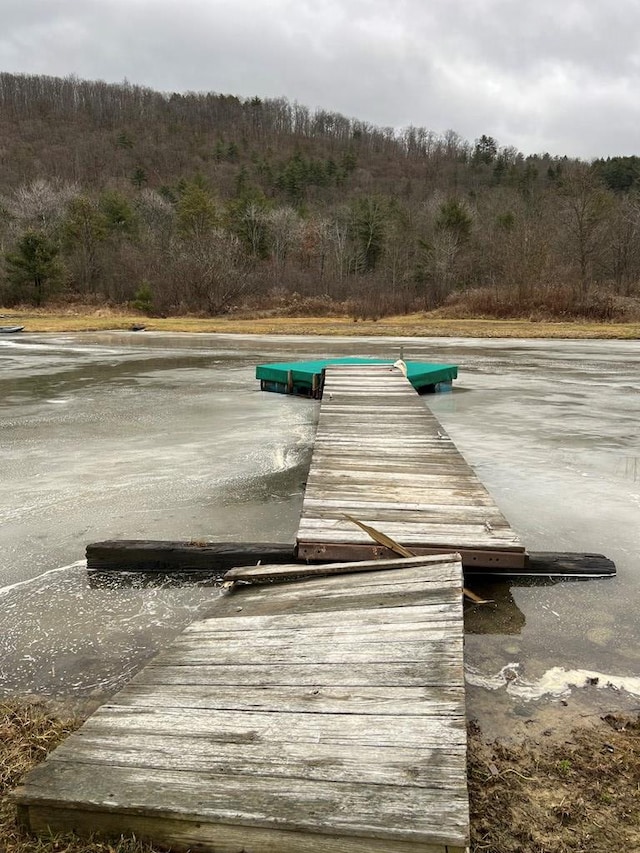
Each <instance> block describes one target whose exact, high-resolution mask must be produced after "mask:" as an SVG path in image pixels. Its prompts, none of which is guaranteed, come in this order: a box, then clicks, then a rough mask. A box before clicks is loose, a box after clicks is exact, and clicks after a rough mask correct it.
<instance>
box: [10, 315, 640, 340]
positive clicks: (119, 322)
mask: <svg viewBox="0 0 640 853" xmlns="http://www.w3.org/2000/svg"><path fill="white" fill-rule="evenodd" d="M0 325H21V326H24V327H25V328H24V332H22V333H15V334H17V335H19V334H26V333H30V332H32V333H48V332H103V331H133V329H132V327H133V326H136V325H139V326H144V331H148V332H193V333H208V334H238V335H311V336H330V337H333V336H342V337H354V336H364V337H369V336H371V337H408V338H413V337H426V338H433V337H445V338H447V337H456V338H457V337H460V338H507V339H509V338H519V339H522V338H533V339H550V340H551V339H560V340H640V323H589V322H580V321H557V322H550V321H540V322H537V321H531V320H525V319H520V320H492V319H483V318H478V319H473V320H468V319H464V320H461V319H451V318H444V317H438V316H432V315H425V314H407V315H403V316H397V317H383V318H381V319H380V320H358V321H354V320H353V319H352V318H350V317H345V316H342V317H286V316H270V317H264V316H259V314H258V313H257V314H256V315H255V316H233V315H231V316H224V317H144V316H141V315H140V314H130V313H124V312H118V311H113V310H110V309H96V310H93V311H91V310H88V309H79V310H77V311H76V310H73V309H59V310H37V309H34V310H26V309H15V310H14V309H4V308H1V307H0ZM7 337H9V336H7ZM11 337H12V338H13V337H14V335H11Z"/></svg>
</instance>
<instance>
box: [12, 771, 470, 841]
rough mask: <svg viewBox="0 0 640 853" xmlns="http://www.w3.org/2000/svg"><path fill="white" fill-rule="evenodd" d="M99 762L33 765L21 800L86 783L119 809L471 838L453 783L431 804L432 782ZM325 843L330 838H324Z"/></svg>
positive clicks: (88, 796)
mask: <svg viewBox="0 0 640 853" xmlns="http://www.w3.org/2000/svg"><path fill="white" fill-rule="evenodd" d="M45 768H46V770H45ZM99 769H100V772H99V773H97V772H96V769H95V768H94V767H93V766H92V765H91V764H84V763H82V762H76V761H57V760H51V761H49V762H47V763H46V764H45V765H41V766H40V767H37V768H36V769H35V770H34V771H33V772H32V774H31V776H30V780H29V786H28V788H26V789H25V790H24V791H23V792H22V793H21V795H20V799H21V802H22V803H23V804H24V805H30V804H34V805H38V804H43V805H44V804H49V805H50V804H51V785H52V784H53V785H54V789H55V796H56V802H57V803H58V804H59V805H60V806H63V807H64V806H65V805H67V806H68V805H70V804H71V803H75V802H76V801H77V796H78V791H79V790H82V791H84V792H85V793H84V801H85V802H86V804H87V806H89V807H94V808H96V807H97V808H99V809H100V810H101V811H103V812H109V811H113V810H114V809H119V810H123V811H125V812H133V813H134V814H146V815H149V814H150V813H152V814H154V815H155V816H156V817H157V818H170V819H171V818H174V819H175V818H179V817H182V816H185V817H187V818H188V817H189V816H191V815H193V811H194V805H196V806H197V809H198V814H199V816H200V818H201V820H203V821H206V822H211V821H216V822H218V821H219V822H220V823H223V824H231V825H242V826H255V827H263V828H269V827H273V828H276V829H278V828H281V827H282V826H286V828H287V829H289V830H296V831H302V832H305V831H306V832H316V833H318V835H319V836H322V834H323V833H326V834H330V835H337V834H344V835H346V836H356V837H361V838H369V837H373V838H387V839H394V840H398V841H413V842H416V841H420V840H422V841H424V842H427V843H434V842H437V843H441V844H447V843H449V844H453V843H458V844H465V843H466V840H467V836H466V831H465V824H466V820H467V813H466V803H465V797H464V796H461V795H458V796H456V794H455V792H452V791H451V790H449V789H447V788H430V789H429V796H428V802H429V808H425V793H424V788H420V787H418V786H415V785H413V784H407V785H404V786H397V785H377V784H362V783H336V782H323V781H320V780H306V779H299V778H297V777H296V778H290V779H278V778H274V777H268V778H261V777H251V776H234V775H231V776H226V775H223V774H219V773H215V772H211V771H209V772H202V773H193V772H184V771H182V772H180V773H178V774H176V773H175V772H173V771H170V770H169V771H168V770H156V769H154V768H147V767H119V766H116V765H101V766H100V768H99ZM114 792H115V793H114ZM265 794H266V795H267V798H268V807H267V800H265ZM125 804H126V806H125ZM301 804H304V807H301ZM123 806H124V807H123ZM318 844H320V845H321V844H322V841H321V838H319V839H318Z"/></svg>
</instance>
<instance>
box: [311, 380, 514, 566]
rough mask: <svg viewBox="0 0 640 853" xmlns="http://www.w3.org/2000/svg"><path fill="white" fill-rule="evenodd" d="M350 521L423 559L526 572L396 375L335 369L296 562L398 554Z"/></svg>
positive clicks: (466, 473) (505, 531)
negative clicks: (449, 555)
mask: <svg viewBox="0 0 640 853" xmlns="http://www.w3.org/2000/svg"><path fill="white" fill-rule="evenodd" d="M347 516H351V517H352V518H356V519H358V520H359V521H361V522H363V523H365V524H366V525H369V526H371V527H374V528H376V529H377V530H379V531H381V532H382V533H384V534H386V535H387V536H389V537H391V538H392V539H394V540H395V541H396V542H398V543H400V544H401V545H404V546H405V547H407V548H409V549H410V550H411V551H412V552H413V553H416V554H435V553H442V552H444V551H457V552H459V553H460V554H461V555H462V560H463V564H464V566H465V568H471V567H474V566H482V567H483V568H488V569H493V570H496V571H499V570H500V569H505V570H510V569H521V568H524V567H525V566H526V562H527V555H526V551H525V548H524V546H523V545H522V543H521V542H520V540H519V539H518V537H517V535H516V534H515V533H514V531H513V530H512V529H511V527H510V526H509V524H508V522H507V520H506V519H505V517H504V516H503V515H502V513H501V512H500V510H499V509H498V508H497V506H496V505H495V503H494V501H493V499H492V498H491V496H490V495H489V493H488V492H487V490H486V489H485V487H484V486H483V485H482V483H481V482H480V480H479V479H478V477H477V476H476V474H475V473H474V472H473V470H472V469H471V468H470V466H469V465H468V464H467V462H466V461H465V460H464V459H463V457H462V456H461V454H460V453H459V452H458V450H457V449H456V447H455V445H454V444H453V442H452V441H451V439H450V438H449V436H448V435H447V434H446V432H445V430H444V429H443V428H442V426H441V425H440V423H439V422H438V420H437V419H436V417H435V416H434V415H433V414H432V413H431V411H430V410H429V409H428V408H427V406H426V405H425V402H424V400H423V399H422V398H420V397H419V396H418V394H417V393H416V391H415V390H414V389H413V388H412V386H411V384H410V383H409V382H408V380H407V379H406V378H405V376H404V375H403V374H402V372H401V371H400V370H398V369H394V368H389V367H388V366H383V365H376V366H367V367H363V366H357V365H344V366H343V365H340V366H330V367H328V368H327V369H326V372H325V382H324V393H323V397H322V402H321V404H320V416H319V421H318V429H317V433H316V438H315V443H314V449H313V456H312V459H311V468H310V471H309V476H308V479H307V486H306V490H305V495H304V502H303V507H302V517H301V520H300V526H299V529H298V534H297V547H298V557H299V558H301V559H306V560H312V561H313V560H319V561H326V560H363V559H372V558H374V557H376V556H391V552H390V551H388V550H387V549H386V548H384V547H381V546H380V545H377V544H376V543H375V542H374V541H373V540H372V539H371V538H370V537H369V536H368V535H367V533H366V532H365V531H364V530H362V529H360V528H359V527H358V526H357V525H355V524H354V523H353V521H351V520H350V519H349V518H348V517H347Z"/></svg>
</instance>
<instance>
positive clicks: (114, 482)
mask: <svg viewBox="0 0 640 853" xmlns="http://www.w3.org/2000/svg"><path fill="white" fill-rule="evenodd" d="M401 345H404V355H405V358H416V359H425V360H432V361H441V362H452V363H457V364H458V365H459V366H460V378H459V380H458V381H457V383H456V390H455V391H454V392H453V393H451V394H442V395H437V396H434V397H429V398H425V400H426V402H428V403H429V405H431V406H432V408H433V410H434V411H435V413H436V415H437V416H438V417H439V418H440V420H441V422H442V423H443V425H444V426H445V428H446V429H447V430H448V431H449V433H450V435H451V437H452V438H453V440H454V441H455V442H456V444H457V446H458V447H459V449H460V450H461V452H462V453H463V454H464V455H465V457H466V458H467V460H468V461H469V462H470V463H471V464H472V465H473V466H474V467H475V469H476V471H477V473H478V475H479V476H480V478H481V480H482V481H483V482H484V483H485V485H486V486H487V488H488V489H489V491H490V492H491V493H492V495H493V497H494V498H495V500H496V502H497V503H498V505H499V506H500V508H501V509H502V511H503V512H504V514H505V515H506V516H507V518H508V519H509V521H510V523H511V524H512V526H513V528H514V529H515V530H516V531H517V533H518V534H519V535H520V537H521V538H522V540H523V541H524V542H525V544H526V545H527V547H528V549H529V550H532V551H536V550H558V551H594V552H599V553H604V554H606V555H607V556H608V557H610V558H611V559H613V560H615V562H616V564H617V567H618V577H617V578H616V579H615V580H607V581H588V582H564V583H559V584H553V585H542V586H540V585H536V586H529V585H522V584H520V585H516V584H512V585H510V586H508V585H505V584H504V583H502V584H499V585H497V586H493V587H489V588H486V589H485V588H484V587H483V588H480V589H479V591H480V592H483V593H485V594H487V596H488V597H490V598H494V599H495V601H496V604H495V605H493V606H492V607H490V608H486V610H484V611H482V612H476V611H471V612H469V613H468V619H467V625H468V633H467V638H466V651H465V659H466V661H467V664H468V667H469V707H470V710H471V711H472V715H476V716H479V717H480V718H481V719H483V718H486V720H491V719H498V717H497V716H496V713H495V712H496V707H500V708H501V709H502V710H503V712H504V714H503V715H502V717H500V719H507V720H508V718H509V715H513V714H515V715H516V716H519V717H525V716H527V715H529V716H532V715H533V714H534V708H533V706H539V705H540V702H541V701H548V699H549V698H550V697H551V698H553V697H565V699H566V696H567V695H568V694H567V689H568V690H569V691H570V693H571V695H572V696H573V697H575V696H577V695H578V694H580V693H581V694H582V695H584V696H586V695H587V693H590V691H592V690H593V691H595V690H597V692H598V697H599V701H605V700H602V699H601V698H600V697H602V696H603V695H604V694H606V693H607V692H608V691H606V690H601V689H600V688H602V686H603V683H605V682H606V679H607V678H609V679H610V680H611V679H613V681H614V683H615V685H616V688H617V689H618V695H619V697H622V696H623V694H624V697H628V698H629V701H630V702H635V704H636V705H638V704H640V700H639V699H638V697H637V696H635V697H634V694H633V691H632V689H631V688H632V687H633V684H634V683H635V682H631V681H629V682H627V687H628V688H629V692H628V693H627V692H626V691H624V690H622V691H621V690H620V688H621V687H624V686H625V682H624V679H625V678H633V677H636V676H637V675H638V674H640V666H639V665H640V644H639V643H638V640H639V635H640V619H639V618H638V616H637V607H636V601H637V600H638V592H639V586H640V566H639V565H638V563H639V556H638V555H639V552H640V525H639V521H640V464H639V462H638V459H639V458H640V430H639V429H638V423H639V415H640V344H638V343H636V342H597V341H499V340H493V341H473V340H460V339H438V340H429V339H422V340H416V339H405V340H404V341H401V340H389V339H386V340H381V339H364V338H360V339H335V338H334V339H328V340H327V339H309V338H293V337H291V338H281V337H278V338H255V337H249V336H247V337H240V336H238V337H225V336H215V335H165V334H148V333H144V334H142V335H141V334H137V335H136V334H124V333H115V332H114V333H101V334H81V335H80V334H76V335H46V336H45V335H24V336H22V337H21V338H20V339H19V340H18V339H15V338H12V339H10V340H7V341H4V340H0V450H1V456H0V524H1V527H0V545H1V546H2V559H1V563H0V625H1V630H0V644H1V647H2V648H1V649H0V651H1V653H2V654H1V657H0V689H1V690H2V691H3V692H5V693H32V692H37V693H44V694H49V695H65V694H66V695H71V696H74V697H92V696H93V697H97V698H100V697H102V696H104V695H107V694H109V693H111V692H113V691H114V690H115V689H117V688H118V687H120V686H121V685H122V684H123V683H125V682H126V680H127V679H128V678H129V677H130V675H131V674H132V672H134V671H136V670H137V669H138V668H139V667H140V666H141V665H142V664H143V663H144V662H145V661H146V660H148V658H149V657H150V656H151V655H153V654H154V653H155V652H156V651H157V650H159V649H160V648H162V647H163V645H166V643H167V641H168V640H169V639H170V638H171V637H172V636H174V635H175V634H176V633H178V632H179V631H180V630H182V628H183V627H184V626H185V625H186V624H188V622H189V621H191V620H192V619H194V618H198V617H199V616H201V615H203V614H204V613H206V612H208V611H209V610H210V609H211V607H212V606H213V605H214V604H215V598H216V596H217V595H218V594H219V593H218V591H217V590H216V589H215V588H214V587H212V586H204V587H203V586H199V585H193V584H191V585H185V586H182V587H170V588H162V587H160V588H159V587H153V588H148V589H135V588H131V586H123V587H118V588H115V589H103V588H102V589H101V588H95V586H94V587H92V586H91V585H90V584H89V582H88V580H87V577H86V572H85V570H84V566H82V565H71V564H73V563H75V562H76V561H78V560H80V559H81V558H82V557H83V555H84V547H85V545H86V543H87V542H93V541H99V540H101V539H110V538H149V539H154V538H158V539H161V538H162V539H191V538H193V539H202V538H210V539H217V540H226V539H236V540H240V541H241V540H245V541H247V540H251V541H257V540H262V541H292V540H293V539H294V537H295V532H296V528H297V522H298V514H299V510H300V506H301V501H302V491H303V483H304V479H305V474H306V465H307V464H308V460H309V454H310V449H311V443H312V438H313V429H314V418H315V413H316V405H315V404H314V403H312V402H311V401H308V400H302V399H297V398H287V397H283V396H280V395H274V394H262V393H260V391H259V390H257V383H256V382H255V380H254V378H253V376H254V369H255V365H256V364H257V363H260V362H263V361H275V360H278V359H283V360H288V359H290V358H293V357H295V358H296V359H305V358H314V357H320V356H326V355H329V354H335V355H363V356H366V355H370V356H380V357H386V356H389V357H391V356H393V357H394V358H395V357H397V355H398V353H399V347H400V346H401ZM64 566H69V568H67V569H61V567H64ZM52 569H61V570H60V571H55V572H51V571H50V570H52ZM47 572H48V574H44V576H43V577H41V576H42V575H43V573H47ZM25 581H28V582H26V583H25ZM476 586H477V584H476ZM509 667H511V669H510V668H509ZM576 672H577V673H578V676H575V673H576ZM563 673H568V675H567V676H566V677H565V676H564V675H563ZM581 673H585V674H588V673H595V674H596V675H594V678H595V677H597V678H598V682H597V684H593V685H592V686H591V687H589V688H586V690H585V689H583V688H581V687H580V686H578V687H576V686H575V685H574V686H573V687H571V686H569V687H568V688H567V683H568V682H570V681H571V679H572V678H573V679H574V680H578V681H579V679H580V677H581ZM585 678H586V675H585ZM620 679H622V681H620ZM636 680H637V679H636ZM609 692H610V689H609ZM541 697H543V699H542V700H541ZM544 697H547V699H546V700H544ZM555 701H558V699H557V698H556V700H555Z"/></svg>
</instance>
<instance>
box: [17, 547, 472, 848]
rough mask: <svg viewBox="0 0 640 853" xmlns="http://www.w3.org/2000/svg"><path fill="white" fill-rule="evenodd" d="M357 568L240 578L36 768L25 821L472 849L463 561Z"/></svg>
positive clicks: (188, 839)
mask: <svg viewBox="0 0 640 853" xmlns="http://www.w3.org/2000/svg"><path fill="white" fill-rule="evenodd" d="M320 568H322V569H324V570H325V571H327V572H328V574H327V576H322V577H317V576H315V575H316V572H317V570H318V569H320ZM360 568H361V569H362V568H366V569H368V570H365V571H357V572H354V571H351V569H352V567H350V566H326V567H316V566H313V567H310V572H311V574H310V577H308V578H306V579H298V580H295V581H283V580H282V572H284V573H285V574H286V572H287V571H290V570H296V571H300V570H301V569H304V567H300V566H299V565H298V566H292V567H289V566H277V565H276V566H264V567H255V566H254V567H247V568H244V569H242V570H238V571H237V572H234V573H233V574H234V575H235V576H236V585H235V587H234V588H233V590H232V591H231V592H229V593H227V594H225V595H221V597H220V600H219V602H218V605H217V607H216V610H215V613H214V615H212V616H211V618H208V619H204V620H201V621H199V622H196V623H194V624H192V625H191V626H190V627H189V628H188V629H187V630H186V631H184V632H183V633H182V634H181V635H180V636H179V637H178V638H177V639H176V640H175V642H174V643H173V644H172V645H171V646H170V647H169V648H167V649H166V650H165V651H164V652H162V653H161V654H160V655H159V656H158V657H157V658H156V659H154V661H152V662H151V663H150V664H149V665H147V666H146V667H145V668H144V669H143V670H142V671H141V672H140V673H138V675H137V676H136V677H135V678H133V680H132V681H131V683H130V684H129V685H128V686H127V687H126V688H125V689H124V690H123V691H121V692H120V693H119V694H118V695H116V696H115V697H114V698H113V699H112V700H111V701H110V702H109V703H108V704H106V705H103V706H102V707H101V708H100V709H98V711H97V712H96V713H95V714H94V715H93V716H92V717H91V718H90V719H89V720H88V721H87V722H86V723H85V724H84V726H82V728H81V729H80V730H79V731H78V732H76V733H74V734H73V735H71V736H70V737H69V738H68V739H67V740H66V741H65V742H64V743H63V744H62V745H61V746H59V747H58V748H57V749H56V750H55V751H54V752H53V753H52V754H51V755H50V756H49V758H48V759H47V760H46V761H45V762H44V763H43V764H42V765H40V766H39V767H38V768H36V769H35V770H34V771H32V773H31V774H30V775H29V776H28V777H27V780H26V783H25V785H24V787H23V788H22V789H21V790H19V791H18V793H17V795H16V797H15V798H16V800H17V802H18V804H19V809H20V812H21V814H22V817H23V820H24V821H25V822H26V823H27V825H28V826H29V827H30V828H31V829H32V830H33V831H39V830H42V831H44V830H45V829H47V830H48V829H51V830H53V831H55V832H58V831H66V830H69V829H72V828H73V829H75V830H76V831H79V832H90V831H99V832H103V833H107V834H115V835H120V834H122V833H126V832H134V833H136V835H138V836H139V837H142V838H148V839H150V840H152V841H154V842H155V843H157V844H167V845H170V846H171V848H172V849H174V850H186V849H188V848H189V847H191V848H193V849H198V850H201V851H209V853H220V851H222V853H238V851H241V850H253V851H260V853H276V851H277V853H311V851H314V850H323V851H329V853H366V851H373V852H374V853H402V851H405V853H418V851H420V853H454V851H455V853H462V851H463V850H464V848H465V846H466V845H467V843H468V821H469V816H468V800H467V792H466V728H465V704H464V673H463V665H462V636H463V628H462V600H461V584H462V567H461V564H460V561H459V558H458V557H457V555H449V556H445V557H443V558H442V559H435V558H433V557H427V558H424V557H423V558H409V559H405V560H401V559H395V560H390V561H389V562H388V563H387V564H384V563H376V564H375V566H369V567H360ZM343 572H348V573H347V574H344V573H343ZM268 581H269V582H270V583H269V585H268V586H267V585H265V584H266V583H267V582H268ZM238 584H239V585H238ZM256 584H257V585H256Z"/></svg>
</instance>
